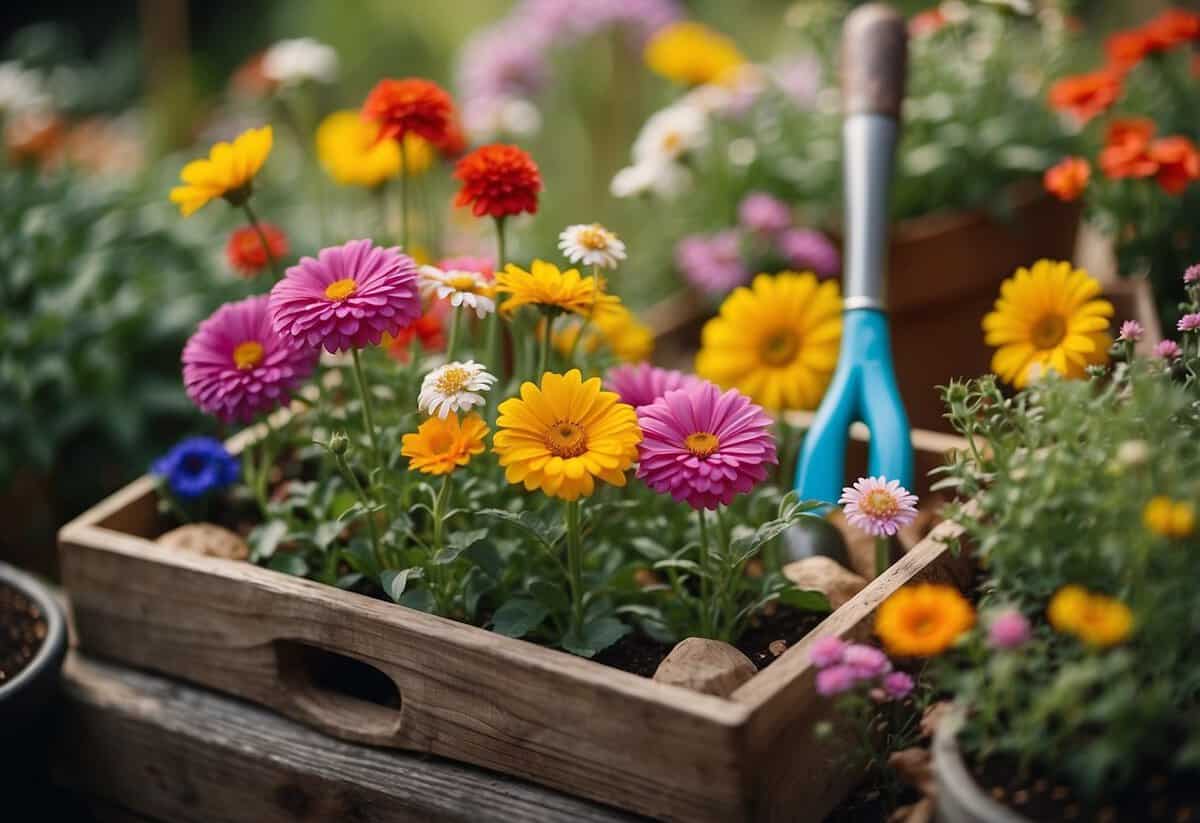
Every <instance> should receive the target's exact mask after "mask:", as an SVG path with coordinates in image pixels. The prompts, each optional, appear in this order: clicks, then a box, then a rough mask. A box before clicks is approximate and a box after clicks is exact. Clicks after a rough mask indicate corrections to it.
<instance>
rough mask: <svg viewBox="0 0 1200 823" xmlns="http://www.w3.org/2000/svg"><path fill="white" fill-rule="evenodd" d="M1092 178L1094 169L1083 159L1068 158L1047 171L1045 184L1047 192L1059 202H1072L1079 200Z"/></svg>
mask: <svg viewBox="0 0 1200 823" xmlns="http://www.w3.org/2000/svg"><path fill="white" fill-rule="evenodd" d="M1091 176H1092V167H1091V165H1090V164H1089V163H1088V161H1086V160H1084V159H1083V158H1082V157H1067V158H1065V159H1063V160H1062V161H1060V162H1059V163H1058V164H1057V165H1055V166H1053V167H1051V168H1049V169H1046V174H1045V177H1044V178H1043V182H1044V183H1045V186H1046V191H1048V192H1050V193H1051V194H1053V195H1054V196H1055V197H1057V198H1058V199H1059V200H1062V201H1065V202H1068V203H1069V202H1070V201H1072V200H1078V199H1079V196H1080V195H1082V194H1083V191H1084V189H1086V188H1087V184H1088V179H1089V178H1090V177H1091Z"/></svg>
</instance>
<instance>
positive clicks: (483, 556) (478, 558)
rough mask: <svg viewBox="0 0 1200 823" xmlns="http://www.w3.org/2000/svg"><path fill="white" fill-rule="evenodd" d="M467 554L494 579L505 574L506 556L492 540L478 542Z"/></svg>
mask: <svg viewBox="0 0 1200 823" xmlns="http://www.w3.org/2000/svg"><path fill="white" fill-rule="evenodd" d="M466 555H467V557H469V558H470V559H471V561H472V562H473V563H475V565H476V566H478V567H479V568H480V569H483V571H484V572H486V573H487V575H488V576H489V577H491V578H492V579H493V580H499V579H500V578H501V577H502V576H503V575H504V567H505V563H504V558H503V557H501V556H500V552H499V551H497V549H496V547H495V546H493V545H492V544H491V543H490V542H485V543H476V544H475V545H474V546H472V547H471V548H469V549H467V551H466Z"/></svg>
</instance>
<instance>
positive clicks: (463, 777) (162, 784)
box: [51, 654, 636, 823]
mask: <svg viewBox="0 0 1200 823" xmlns="http://www.w3.org/2000/svg"><path fill="white" fill-rule="evenodd" d="M64 680H65V682H64V690H63V691H64V699H63V708H62V711H61V713H60V715H59V719H58V723H57V727H56V732H55V735H54V738H53V741H52V744H51V745H52V750H53V757H54V777H55V780H56V781H57V782H59V783H60V784H62V785H65V786H67V787H69V788H70V789H72V790H74V791H77V792H81V793H85V794H87V795H89V796H92V797H95V798H97V799H98V800H97V802H96V804H95V805H96V807H97V808H99V809H103V810H104V814H105V815H107V817H101V819H112V820H128V821H134V820H145V818H152V819H157V820H162V821H172V823H189V822H190V821H230V823H234V822H235V821H246V823H274V821H296V820H313V821H316V820H330V821H334V820H336V821H361V823H385V822H386V823H392V821H481V822H483V821H511V820H542V821H580V822H581V823H615V822H616V821H626V820H634V819H636V818H634V817H633V816H631V815H628V814H625V813H623V812H619V811H617V810H615V809H611V808H606V807H602V806H599V805H596V804H593V803H589V802H587V801H584V800H578V799H575V798H571V797H568V796H566V795H562V794H559V793H557V792H553V791H549V790H546V789H541V788H538V787H536V786H532V785H529V784H525V783H521V782H517V781H513V780H506V779H504V778H502V777H499V776H497V775H494V774H490V773H487V772H484V771H481V770H479V769H474V768H471V767H468V766H460V765H457V764H454V763H450V762H447V761H444V760H440V759H436V758H428V757H420V756H417V755H411V754H404V753H399V752H391V751H384V750H381V749H373V748H369V747H364V746H358V745H354V744H351V743H344V742H341V741H338V740H334V739H332V738H329V737H326V736H325V735H322V734H321V733H319V732H316V731H312V730H310V729H308V728H306V727H304V726H301V725H299V724H297V723H294V722H292V721H289V720H286V719H284V718H281V717H279V716H278V715H276V714H275V713H273V712H270V711H266V710H263V709H259V708H256V707H254V706H251V705H248V704H245V703H242V702H239V701H236V700H232V699H229V698H224V697H220V696H218V695H215V694H212V693H209V692H206V691H203V690H201V689H197V688H192V687H188V686H183V685H181V684H179V683H176V682H173V681H169V680H165V679H163V678H160V677H156V676H153V675H149V674H145V673H141V672H136V671H133V670H130V669H126V668H122V667H118V666H113V665H109V664H105V663H100V662H97V661H94V660H91V659H88V658H85V657H82V656H79V655H77V654H72V655H71V656H70V657H69V658H68V661H67V665H66V668H65V678H64Z"/></svg>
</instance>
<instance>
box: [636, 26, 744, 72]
mask: <svg viewBox="0 0 1200 823" xmlns="http://www.w3.org/2000/svg"><path fill="white" fill-rule="evenodd" d="M643 57H644V58H645V60H646V66H647V67H648V68H649V69H650V70H651V71H653V72H655V73H656V74H660V75H662V76H663V77H665V78H667V79H668V80H674V81H675V82H677V83H686V84H687V85H690V86H702V85H705V84H707V83H720V82H727V81H728V80H729V79H730V78H731V77H732V76H734V75H735V70H736V69H738V68H739V67H741V66H742V65H743V64H744V63H745V62H746V58H745V57H743V56H742V53H741V52H739V51H738V48H737V46H736V45H734V42H733V41H732V40H730V39H729V38H728V37H726V36H725V35H723V34H721V33H719V32H716V31H713V30H712V29H710V28H709V27H708V26H705V25H704V24H702V23H696V22H691V21H684V22H681V23H672V24H671V25H669V26H666V27H664V28H662V29H660V30H659V32H658V33H657V34H655V35H654V37H652V38H651V39H650V42H649V43H647V44H646V51H645V53H644V54H643Z"/></svg>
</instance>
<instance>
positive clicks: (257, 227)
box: [242, 199, 280, 280]
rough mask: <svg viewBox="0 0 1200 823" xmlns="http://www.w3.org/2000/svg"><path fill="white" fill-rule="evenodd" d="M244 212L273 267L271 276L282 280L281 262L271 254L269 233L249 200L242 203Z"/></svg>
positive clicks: (268, 261)
mask: <svg viewBox="0 0 1200 823" xmlns="http://www.w3.org/2000/svg"><path fill="white" fill-rule="evenodd" d="M242 210H243V211H244V212H246V219H247V220H249V221H250V225H251V226H253V227H254V233H255V234H257V235H258V242H260V243H262V247H263V254H265V255H266V256H267V263H268V264H269V265H270V266H271V274H272V275H274V276H275V279H276V280H278V279H279V278H280V274H279V261H278V260H276V259H275V255H273V254H271V244H270V243H269V242H267V233H266V232H265V231H263V227H262V224H261V223H259V222H258V216H257V215H256V214H255V213H254V209H252V208H250V201H249V199H247V200H246V201H245V202H244V203H242Z"/></svg>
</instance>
